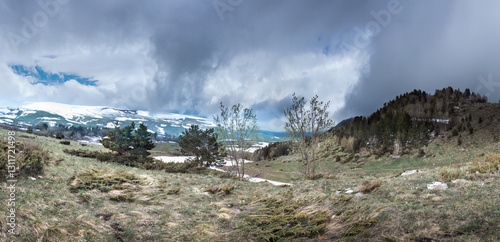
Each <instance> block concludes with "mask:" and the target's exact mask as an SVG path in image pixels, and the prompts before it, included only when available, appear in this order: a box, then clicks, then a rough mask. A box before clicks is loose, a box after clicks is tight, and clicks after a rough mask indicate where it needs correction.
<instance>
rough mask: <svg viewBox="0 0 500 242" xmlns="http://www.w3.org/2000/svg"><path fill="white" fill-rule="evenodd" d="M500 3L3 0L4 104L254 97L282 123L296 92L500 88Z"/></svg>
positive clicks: (341, 104)
mask: <svg viewBox="0 0 500 242" xmlns="http://www.w3.org/2000/svg"><path fill="white" fill-rule="evenodd" d="M498 9H500V2H499V1H494V0H486V1H480V2H475V1H466V0H454V1H452V0H443V1H439V2H438V1H411V0H401V1H397V0H389V1H387V0H384V1H382V0H378V1H375V0H372V1H348V0H344V1H333V0H323V1H322V0H317V1H307V0H301V1H299V0H274V1H264V0H197V1H194V0H161V1H160V0H157V1H155V0H151V1H133V0H107V1H97V0H88V1H76V0H36V1H35V0H20V1H1V2H0V84H1V86H2V88H0V106H20V105H21V104H23V103H26V102H42V101H43V102H46V101H50V102H59V103H65V104H76V105H99V106H111V107H117V108H128V109H139V110H146V111H149V112H151V113H162V112H173V113H179V114H191V115H197V116H201V117H207V118H209V119H210V118H211V117H212V116H213V115H214V114H217V113H218V112H219V103H220V102H223V103H224V104H225V105H226V106H231V105H233V104H236V103H241V104H243V105H244V106H245V107H248V108H252V109H253V110H254V112H255V113H256V115H257V118H258V120H259V125H260V126H261V129H264V130H272V131H279V130H282V129H283V124H284V123H283V121H284V119H283V114H282V109H283V108H286V107H288V106H289V105H291V97H292V94H293V93H296V94H297V95H298V96H303V97H305V98H306V99H309V98H311V97H312V96H314V95H318V96H319V99H320V100H322V101H325V102H327V101H329V102H330V107H329V112H330V117H331V118H332V119H333V120H334V121H336V122H337V123H338V122H340V121H342V120H343V119H346V118H349V117H352V116H358V115H369V114H371V113H372V112H374V111H376V110H377V109H378V108H380V107H381V106H382V105H383V103H385V102H387V101H389V100H391V99H393V98H395V97H396V96H397V95H399V94H402V93H405V92H410V91H412V90H413V89H421V90H424V91H427V92H431V93H433V91H434V90H436V89H442V88H445V87H448V86H452V87H454V88H460V89H461V90H464V89H465V88H470V89H471V91H475V92H479V93H481V94H482V95H486V96H487V97H488V98H489V101H490V102H498V101H499V99H500V68H499V67H500V45H499V44H498V43H500V28H498V23H499V22H500V15H499V14H498V13H497V12H498Z"/></svg>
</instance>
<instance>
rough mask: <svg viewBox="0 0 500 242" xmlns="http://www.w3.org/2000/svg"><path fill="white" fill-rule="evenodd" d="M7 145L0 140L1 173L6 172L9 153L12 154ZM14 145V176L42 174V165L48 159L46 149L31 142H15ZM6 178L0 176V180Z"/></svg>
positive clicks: (5, 177)
mask: <svg viewBox="0 0 500 242" xmlns="http://www.w3.org/2000/svg"><path fill="white" fill-rule="evenodd" d="M8 147H9V145H8V144H7V143H6V142H4V141H0V172H1V173H2V174H7V172H8V170H7V165H8V159H9V155H12V152H9V148H8ZM14 147H15V153H16V154H15V163H16V166H17V169H16V172H15V174H16V176H21V177H27V176H38V175H41V174H43V170H44V166H45V165H46V164H47V162H48V161H49V160H50V155H49V152H48V151H45V150H43V149H40V148H39V147H38V146H36V145H33V144H31V143H22V144H21V143H16V144H15V145H14ZM10 150H12V149H10ZM6 179H7V176H5V175H2V176H0V181H5V180H6Z"/></svg>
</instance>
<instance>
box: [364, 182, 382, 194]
mask: <svg viewBox="0 0 500 242" xmlns="http://www.w3.org/2000/svg"><path fill="white" fill-rule="evenodd" d="M381 184H382V182H381V181H379V180H375V181H364V182H363V183H361V185H360V187H359V191H360V192H361V193H370V192H371V191H373V190H375V189H376V188H378V187H380V185H381Z"/></svg>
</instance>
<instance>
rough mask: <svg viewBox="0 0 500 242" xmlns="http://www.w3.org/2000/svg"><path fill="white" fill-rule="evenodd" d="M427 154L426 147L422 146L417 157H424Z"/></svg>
mask: <svg viewBox="0 0 500 242" xmlns="http://www.w3.org/2000/svg"><path fill="white" fill-rule="evenodd" d="M424 156H425V151H424V149H422V148H420V149H418V154H417V157H424Z"/></svg>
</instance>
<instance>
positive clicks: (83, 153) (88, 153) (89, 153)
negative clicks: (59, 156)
mask: <svg viewBox="0 0 500 242" xmlns="http://www.w3.org/2000/svg"><path fill="white" fill-rule="evenodd" d="M61 142H62V141H61ZM63 152H64V153H66V154H69V155H74V156H78V157H87V158H97V155H98V154H99V152H98V151H90V150H70V149H64V150H63Z"/></svg>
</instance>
